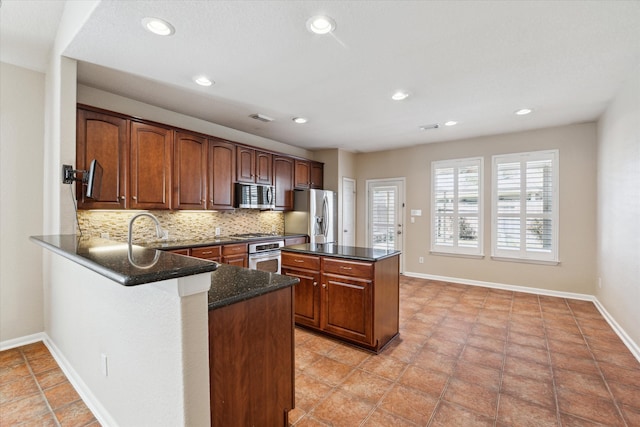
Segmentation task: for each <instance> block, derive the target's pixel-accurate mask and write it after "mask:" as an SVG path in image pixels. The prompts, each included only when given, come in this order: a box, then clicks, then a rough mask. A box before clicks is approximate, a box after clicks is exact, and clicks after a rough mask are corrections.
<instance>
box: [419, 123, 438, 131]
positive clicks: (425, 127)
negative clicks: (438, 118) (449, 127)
mask: <svg viewBox="0 0 640 427" xmlns="http://www.w3.org/2000/svg"><path fill="white" fill-rule="evenodd" d="M439 127H440V125H439V124H438V123H434V124H432V125H424V126H420V130H429V129H438V128H439Z"/></svg>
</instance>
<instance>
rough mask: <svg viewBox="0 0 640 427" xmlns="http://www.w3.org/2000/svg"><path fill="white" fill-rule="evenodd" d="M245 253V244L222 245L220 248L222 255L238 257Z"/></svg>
mask: <svg viewBox="0 0 640 427" xmlns="http://www.w3.org/2000/svg"><path fill="white" fill-rule="evenodd" d="M246 253H247V244H246V243H237V244H235V245H224V246H223V247H222V255H225V256H228V255H238V254H246Z"/></svg>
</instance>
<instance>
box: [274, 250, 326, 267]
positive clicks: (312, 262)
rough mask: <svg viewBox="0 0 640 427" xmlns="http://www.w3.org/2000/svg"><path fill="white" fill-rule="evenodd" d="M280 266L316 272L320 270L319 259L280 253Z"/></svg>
mask: <svg viewBox="0 0 640 427" xmlns="http://www.w3.org/2000/svg"><path fill="white" fill-rule="evenodd" d="M282 265H283V266H287V267H297V268H306V269H307V270H315V271H318V270H320V257H317V256H311V255H302V254H295V253H291V252H282Z"/></svg>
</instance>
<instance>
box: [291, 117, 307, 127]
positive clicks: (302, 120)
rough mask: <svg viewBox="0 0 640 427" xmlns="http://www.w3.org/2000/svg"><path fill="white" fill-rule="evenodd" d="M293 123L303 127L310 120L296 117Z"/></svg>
mask: <svg viewBox="0 0 640 427" xmlns="http://www.w3.org/2000/svg"><path fill="white" fill-rule="evenodd" d="M293 121H294V122H296V123H298V124H300V125H302V124H305V123H307V121H308V120H307V119H306V118H304V117H294V118H293Z"/></svg>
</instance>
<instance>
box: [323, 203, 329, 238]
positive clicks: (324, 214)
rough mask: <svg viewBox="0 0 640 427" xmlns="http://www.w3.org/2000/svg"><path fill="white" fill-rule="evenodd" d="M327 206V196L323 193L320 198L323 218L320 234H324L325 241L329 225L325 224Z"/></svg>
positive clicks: (327, 213) (326, 220)
mask: <svg viewBox="0 0 640 427" xmlns="http://www.w3.org/2000/svg"><path fill="white" fill-rule="evenodd" d="M327 205H328V203H327V194H326V193H325V194H324V197H323V198H322V216H323V217H324V221H322V222H323V224H322V234H324V237H325V239H326V238H327V237H328V236H327V234H328V233H329V224H327V223H328V222H329V207H328V206H327Z"/></svg>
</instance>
